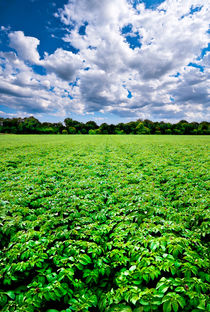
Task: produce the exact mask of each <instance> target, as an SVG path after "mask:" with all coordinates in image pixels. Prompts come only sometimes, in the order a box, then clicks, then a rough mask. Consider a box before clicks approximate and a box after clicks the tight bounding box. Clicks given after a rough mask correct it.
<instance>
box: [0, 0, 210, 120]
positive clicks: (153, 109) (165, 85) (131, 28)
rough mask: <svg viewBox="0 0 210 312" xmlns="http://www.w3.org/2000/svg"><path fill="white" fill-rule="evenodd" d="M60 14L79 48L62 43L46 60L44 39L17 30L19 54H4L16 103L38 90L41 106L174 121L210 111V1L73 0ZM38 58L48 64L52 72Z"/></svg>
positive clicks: (1, 73)
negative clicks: (38, 70) (153, 3)
mask: <svg viewBox="0 0 210 312" xmlns="http://www.w3.org/2000/svg"><path fill="white" fill-rule="evenodd" d="M134 3H135V4H136V5H135V6H134V5H133V4H134ZM56 17H57V18H58V19H60V21H61V22H62V23H63V24H64V26H65V29H66V33H65V35H64V37H63V41H65V43H69V48H70V47H72V46H73V47H74V48H75V51H78V53H73V52H71V51H67V50H64V49H63V48H58V49H57V50H56V51H55V52H54V53H52V54H50V55H49V54H47V53H46V54H45V56H44V57H43V58H42V59H41V58H40V56H39V53H38V50H37V47H38V45H39V43H40V42H39V40H38V39H37V38H34V37H28V36H25V35H24V33H23V32H22V31H15V32H10V34H9V39H10V46H11V47H12V48H13V49H14V50H15V51H16V52H17V55H15V54H14V53H12V52H11V53H10V54H8V53H7V54H6V53H4V55H3V56H2V58H1V56H0V61H1V62H2V63H3V62H4V66H2V67H0V77H2V79H3V80H2V83H1V85H0V88H1V89H0V90H1V91H0V92H1V93H2V94H4V96H5V97H7V99H8V98H9V96H10V97H11V98H12V99H13V104H12V105H14V106H15V104H14V103H15V97H22V98H23V99H24V101H25V102H24V103H26V98H27V97H28V94H30V90H31V91H32V90H33V91H32V92H31V98H27V99H28V102H27V103H29V102H30V101H31V103H32V102H34V103H38V102H39V103H40V104H36V105H37V107H38V109H39V110H40V111H42V110H44V111H49V112H52V113H56V111H59V112H60V113H62V114H65V113H66V114H68V113H69V112H77V113H87V114H89V113H91V114H92V113H95V112H101V113H103V114H104V115H106V113H107V114H109V113H113V114H116V115H118V116H120V117H122V118H123V119H125V118H126V117H127V118H151V119H154V120H160V119H163V120H167V119H170V120H172V121H173V120H174V121H176V120H179V119H189V120H193V119H195V120H201V119H206V118H207V117H208V103H209V89H208V86H209V52H208V51H207V52H206V53H205V54H203V55H202V50H203V49H205V48H206V47H207V46H208V41H209V34H208V27H209V18H210V16H209V8H208V4H207V2H206V1H204V0H191V1H181V0H165V1H164V2H162V3H161V4H160V5H159V6H157V7H156V8H154V9H153V10H152V9H147V8H146V7H145V5H144V3H142V2H141V3H138V4H137V2H136V1H129V0H101V1H98V0H69V1H68V3H67V4H66V5H64V7H63V8H60V9H59V10H58V12H57V13H56ZM135 40H137V41H138V42H137V41H135ZM201 55H202V56H201ZM28 62H29V64H28ZM30 64H36V65H39V66H42V67H43V68H45V69H46V75H38V74H37V73H36V72H34V70H33V68H32V66H31V65H30ZM189 64H195V65H193V66H192V65H191V66H189ZM196 64H197V65H196ZM195 66H197V68H196V67H195ZM199 66H200V67H199ZM201 68H203V71H201ZM128 95H129V96H128ZM0 101H3V100H2V96H1V97H0ZM24 105H25V106H24ZM24 105H23V109H25V107H26V104H24ZM32 105H35V104H32ZM27 107H28V106H27Z"/></svg>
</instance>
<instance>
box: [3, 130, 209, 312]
mask: <svg viewBox="0 0 210 312" xmlns="http://www.w3.org/2000/svg"><path fill="white" fill-rule="evenodd" d="M0 140H1V163H0V172H1V174H0V187H1V200H0V206H1V207H0V208H1V209H0V223H1V228H0V310H1V311H2V312H8V311H9V312H10V311H11V312H25V311H27V312H38V311H42V312H56V311H62V312H64V311H65V312H70V311H101V312H118V311H121V312H131V311H133V312H144V311H145V312H147V311H164V312H170V311H174V312H177V311H194V312H196V311H197V312H198V311H209V310H210V305H209V302H208V292H209V280H210V276H209V271H208V270H209V226H208V225H209V210H208V183H207V182H208V166H207V156H208V154H207V153H208V146H209V143H208V137H188V136H185V137H181V138H180V137H171V136H166V137H163V136H162V137H160V136H153V137H151V136H150V137H148V136H144V137H142V136H129V137H122V136H103V137H98V136H94V137H93V136H90V137H87V136H80V137H75V136H35V135H34V136H13V135H11V136H1V137H0Z"/></svg>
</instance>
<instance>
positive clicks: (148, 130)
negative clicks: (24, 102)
mask: <svg viewBox="0 0 210 312" xmlns="http://www.w3.org/2000/svg"><path fill="white" fill-rule="evenodd" d="M0 133H14V134H182V135H185V134H192V135H195V134H199V135H200V134H205V135H207V134H210V123H209V122H207V121H202V122H200V123H198V122H187V121H186V120H181V121H179V122H178V123H175V124H172V123H168V122H163V121H161V122H153V121H151V120H148V119H145V120H140V119H138V120H137V121H131V122H128V123H119V124H117V125H114V124H107V123H102V124H101V125H100V126H98V125H97V123H96V122H95V121H88V122H86V123H83V122H79V121H76V120H73V119H71V118H66V119H65V120H64V123H62V122H58V123H51V122H40V121H39V120H38V119H36V118H35V117H33V116H31V117H25V118H0Z"/></svg>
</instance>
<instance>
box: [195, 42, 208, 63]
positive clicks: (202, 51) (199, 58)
mask: <svg viewBox="0 0 210 312" xmlns="http://www.w3.org/2000/svg"><path fill="white" fill-rule="evenodd" d="M209 51H210V43H208V46H207V47H206V48H204V49H202V50H201V54H200V56H199V57H198V58H197V60H201V59H202V58H203V57H204V56H205V55H206V53H207V52H209Z"/></svg>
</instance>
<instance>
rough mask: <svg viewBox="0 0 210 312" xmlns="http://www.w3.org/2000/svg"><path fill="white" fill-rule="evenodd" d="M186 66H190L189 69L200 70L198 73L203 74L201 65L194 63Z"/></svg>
mask: <svg viewBox="0 0 210 312" xmlns="http://www.w3.org/2000/svg"><path fill="white" fill-rule="evenodd" d="M187 66H191V67H195V68H199V69H200V72H202V73H203V72H204V66H201V65H198V64H196V63H191V62H190V63H189V64H188V65H187Z"/></svg>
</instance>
